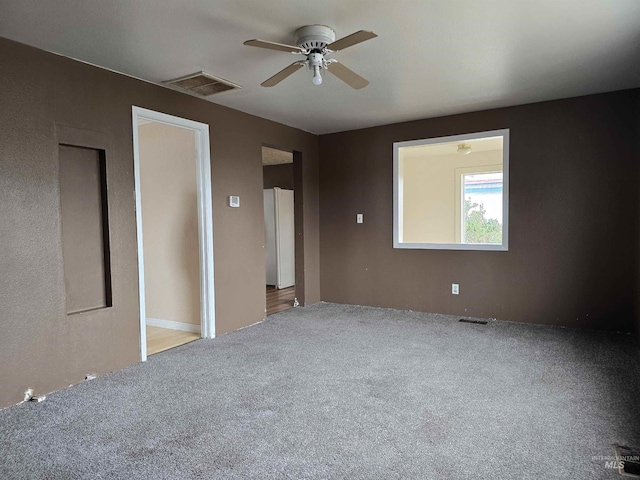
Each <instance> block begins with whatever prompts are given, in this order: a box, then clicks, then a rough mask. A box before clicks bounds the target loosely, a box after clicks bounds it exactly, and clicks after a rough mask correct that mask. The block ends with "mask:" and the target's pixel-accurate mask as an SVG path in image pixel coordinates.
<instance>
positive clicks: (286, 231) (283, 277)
mask: <svg viewBox="0 0 640 480" xmlns="http://www.w3.org/2000/svg"><path fill="white" fill-rule="evenodd" d="M264 225H265V245H264V259H265V268H266V284H267V285H274V286H275V287H276V288H287V287H291V286H293V285H295V282H296V260H295V259H296V255H295V240H296V237H295V223H294V216H293V190H283V189H281V188H278V187H275V188H269V189H266V190H264Z"/></svg>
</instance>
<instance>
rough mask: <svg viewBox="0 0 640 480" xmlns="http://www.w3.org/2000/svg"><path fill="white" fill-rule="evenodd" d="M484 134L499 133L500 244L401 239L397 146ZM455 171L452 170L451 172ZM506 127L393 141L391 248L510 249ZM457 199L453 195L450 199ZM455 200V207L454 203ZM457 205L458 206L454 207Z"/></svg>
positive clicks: (398, 154)
mask: <svg viewBox="0 0 640 480" xmlns="http://www.w3.org/2000/svg"><path fill="white" fill-rule="evenodd" d="M487 137H502V175H503V179H502V182H503V191H502V217H503V222H502V244H488V243H408V242H403V241H402V227H403V225H402V223H403V208H404V207H403V205H402V202H401V200H402V194H403V190H402V188H403V187H402V182H401V181H400V174H401V173H402V172H401V171H400V167H401V166H400V149H401V148H404V147H416V146H422V145H434V144H439V143H452V142H458V143H463V142H465V141H468V140H477V139H480V138H487ZM454 174H455V172H454ZM509 176H510V175H509V129H508V128H504V129H499V130H488V131H483V132H474V133H466V134H461V135H450V136H446V137H432V138H425V139H419V140H410V141H406V142H394V143H393V248H394V249H395V248H398V249H413V250H471V251H501V252H506V251H509ZM451 201H452V202H455V203H457V202H456V199H455V198H454V199H451ZM455 203H454V207H455ZM456 208H457V207H456ZM456 211H457V210H456Z"/></svg>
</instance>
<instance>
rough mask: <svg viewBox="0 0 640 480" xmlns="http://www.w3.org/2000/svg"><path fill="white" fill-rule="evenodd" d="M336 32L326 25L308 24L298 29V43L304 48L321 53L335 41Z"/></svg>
mask: <svg viewBox="0 0 640 480" xmlns="http://www.w3.org/2000/svg"><path fill="white" fill-rule="evenodd" d="M335 39H336V32H335V31H334V30H333V28H331V27H327V26H326V25H307V26H305V27H301V28H299V29H298V30H296V45H297V46H298V47H300V48H302V49H304V50H308V51H310V52H313V51H314V50H318V52H316V53H320V52H321V51H322V49H323V48H324V47H326V46H327V45H329V44H330V43H333V42H334V41H335Z"/></svg>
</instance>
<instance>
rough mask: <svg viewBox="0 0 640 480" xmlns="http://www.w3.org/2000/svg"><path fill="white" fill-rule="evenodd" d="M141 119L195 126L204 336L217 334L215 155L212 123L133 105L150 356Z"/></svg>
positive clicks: (143, 340) (143, 335)
mask: <svg viewBox="0 0 640 480" xmlns="http://www.w3.org/2000/svg"><path fill="white" fill-rule="evenodd" d="M139 120H148V121H152V122H158V123H164V124H167V125H173V126H177V127H182V128H187V129H190V130H193V131H194V132H195V135H196V174H197V189H198V243H199V254H200V331H201V336H202V338H215V332H216V329H215V289H214V278H213V277H214V274H213V272H214V269H213V257H214V255H213V204H212V201H211V157H210V150H209V125H207V124H205V123H199V122H194V121H192V120H187V119H185V118H180V117H174V116H173V115H167V114H165V113H160V112H156V111H153V110H148V109H146V108H141V107H137V106H135V105H134V106H132V121H133V165H134V181H135V187H134V188H135V198H136V234H137V235H136V236H137V241H138V279H139V280H138V294H139V300H140V360H141V361H143V362H144V361H146V360H147V332H146V323H147V322H146V308H145V291H144V252H143V245H144V244H143V241H142V240H143V237H142V198H141V191H140V152H139V138H138V123H139Z"/></svg>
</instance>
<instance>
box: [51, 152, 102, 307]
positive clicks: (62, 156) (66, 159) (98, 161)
mask: <svg viewBox="0 0 640 480" xmlns="http://www.w3.org/2000/svg"><path fill="white" fill-rule="evenodd" d="M59 162H60V206H61V216H62V253H63V258H64V277H65V288H66V299H67V300H66V301H67V313H68V314H73V313H79V312H83V311H88V310H95V309H98V308H105V307H109V306H111V275H110V268H109V264H110V259H109V235H108V232H109V228H108V221H107V219H108V216H107V198H106V175H105V152H104V150H100V149H93V148H84V147H76V146H71V145H60V146H59Z"/></svg>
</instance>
